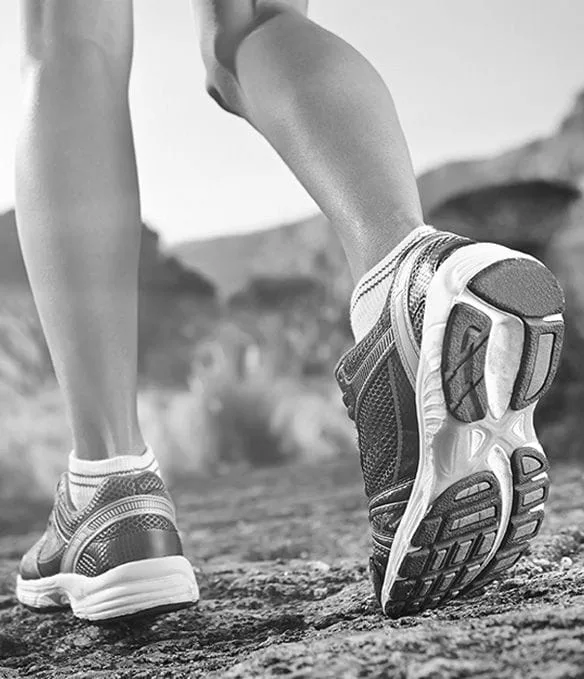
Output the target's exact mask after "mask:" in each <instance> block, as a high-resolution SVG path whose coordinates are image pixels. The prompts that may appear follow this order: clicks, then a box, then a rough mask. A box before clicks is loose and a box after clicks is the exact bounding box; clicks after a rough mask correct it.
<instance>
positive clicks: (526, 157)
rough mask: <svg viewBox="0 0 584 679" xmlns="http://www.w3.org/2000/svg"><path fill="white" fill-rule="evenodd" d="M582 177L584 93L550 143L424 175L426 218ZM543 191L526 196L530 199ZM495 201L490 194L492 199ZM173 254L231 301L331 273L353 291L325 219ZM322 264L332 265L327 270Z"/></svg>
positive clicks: (193, 245) (192, 244)
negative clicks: (465, 199) (452, 206)
mask: <svg viewBox="0 0 584 679" xmlns="http://www.w3.org/2000/svg"><path fill="white" fill-rule="evenodd" d="M477 124H479V122H478V121H477ZM583 178H584V91H583V92H582V93H581V94H580V95H579V96H578V97H577V99H576V101H575V103H574V105H573V106H572V108H571V110H570V111H569V112H568V114H567V115H566V117H565V118H564V120H563V121H562V123H561V125H560V126H559V128H558V129H557V130H556V131H555V132H554V133H553V134H551V135H550V136H549V137H545V138H543V139H537V140H534V141H532V142H530V143H528V144H525V145H522V146H519V147H517V148H515V149H512V150H511V151H507V152H505V153H502V154H500V155H497V156H494V157H492V158H482V159H472V160H463V161H458V162H454V163H447V164H446V165H443V166H441V167H439V168H436V169H435V170H432V171H430V172H427V173H425V174H424V175H422V176H421V177H420V178H419V180H418V183H419V188H420V193H421V197H422V204H423V206H424V210H425V214H426V218H427V220H428V222H429V223H432V218H433V216H434V214H435V213H436V211H437V210H438V209H439V208H441V206H443V205H444V204H445V203H447V202H448V201H450V200H451V199H453V198H455V197H460V196H462V195H463V194H469V193H472V192H473V191H475V190H480V189H485V188H488V187H490V188H491V189H493V190H494V189H495V187H497V186H499V187H503V186H505V185H507V184H518V183H522V182H532V181H538V180H541V181H542V183H541V184H539V186H544V185H545V183H546V182H551V183H557V182H562V183H563V184H564V185H566V187H567V190H568V191H569V188H570V187H577V186H579V184H580V182H581V181H582V179H583ZM537 186H538V185H537V184H534V185H532V186H531V188H530V189H528V193H529V195H530V196H531V195H532V194H533V190H534V189H535V190H536V191H537ZM546 196H547V194H546ZM492 199H493V194H492V193H491V194H490V195H489V200H492ZM505 200H508V197H506V198H505ZM456 221H457V223H459V222H460V220H456ZM451 228H454V227H451ZM504 229H505V225H504V224H501V225H500V227H499V228H498V233H499V238H498V239H499V240H503V241H505V238H506V234H505V232H504ZM495 240H497V238H495ZM171 254H173V255H175V256H176V257H177V258H178V259H179V260H180V261H181V262H183V263H184V264H185V265H186V266H188V267H192V268H194V269H196V270H197V271H201V272H202V273H203V274H204V275H205V276H207V277H208V278H209V279H211V280H212V281H213V282H214V283H215V284H216V285H217V288H218V290H219V292H220V294H222V295H224V296H227V297H229V296H231V295H232V294H234V293H236V292H239V291H240V290H242V289H244V288H246V287H247V286H249V285H250V283H253V280H254V279H255V278H263V277H270V278H271V277H276V278H286V277H296V276H308V277H312V278H314V279H316V280H319V281H320V280H322V279H323V275H326V276H330V273H331V271H336V272H337V273H338V277H337V279H336V280H335V281H334V284H335V286H336V287H337V291H338V293H339V294H340V295H343V294H344V295H348V294H349V292H350V288H351V282H350V276H349V272H348V268H347V264H346V260H345V255H344V253H343V251H342V248H341V246H340V244H339V241H338V239H337V237H336V236H335V234H334V232H333V229H332V227H331V225H330V224H329V223H328V221H327V220H326V218H325V217H324V216H323V215H315V216H313V217H310V218H308V219H306V220H302V221H299V222H295V223H292V224H287V225H284V226H278V227H276V228H273V229H268V230H264V231H256V232H253V233H249V234H244V235H236V236H226V237H221V238H214V239H211V240H204V241H199V240H193V241H188V242H185V243H181V244H179V245H177V246H175V247H173V248H172V250H171ZM322 258H325V259H326V260H327V266H326V267H325V268H324V270H323V269H322V267H321V264H322ZM327 284H329V285H330V278H329V280H328V282H327Z"/></svg>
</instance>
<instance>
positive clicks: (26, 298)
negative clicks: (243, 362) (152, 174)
mask: <svg viewBox="0 0 584 679" xmlns="http://www.w3.org/2000/svg"><path fill="white" fill-rule="evenodd" d="M142 228H143V233H142V247H141V252H140V276H139V281H140V352H139V360H140V369H141V372H142V374H143V375H148V376H150V377H154V378H156V379H162V381H171V382H174V381H176V380H178V379H182V380H183V381H184V379H185V373H186V370H185V365H188V364H189V362H190V355H189V351H190V346H191V345H192V343H193V342H195V341H196V340H197V339H198V338H199V337H200V336H202V335H204V334H205V333H206V332H207V331H208V326H209V324H212V323H213V319H214V318H215V317H216V315H217V299H216V291H215V286H214V285H213V284H212V283H211V282H210V281H209V280H208V279H207V278H206V277H205V276H203V275H201V274H199V273H198V272H196V271H193V270H192V269H189V268H187V267H185V266H184V265H182V264H181V263H180V262H179V261H178V260H177V259H175V258H174V257H172V256H169V255H168V254H165V253H163V252H162V250H161V247H160V242H159V236H158V234H157V233H156V231H154V230H153V229H151V228H149V227H148V226H146V225H143V227H142ZM51 374H52V368H51V365H50V360H49V356H48V353H47V350H46V346H45V343H44V338H43V333H42V331H41V328H40V323H39V320H38V316H37V312H36V309H35V306H34V303H33V300H32V295H31V294H30V288H29V282H28V277H27V274H26V269H25V266H24V262H23V259H22V254H21V250H20V244H19V242H18V235H17V230H16V220H15V215H14V211H13V210H11V211H9V212H6V213H4V214H0V387H2V388H5V387H6V386H7V385H8V386H9V387H10V388H16V389H17V390H18V391H25V392H28V391H34V389H35V388H36V387H37V386H38V385H39V384H41V383H42V382H43V381H44V380H45V379H46V378H47V377H49V376H50V375H51Z"/></svg>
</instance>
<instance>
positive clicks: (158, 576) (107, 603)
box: [16, 556, 199, 621]
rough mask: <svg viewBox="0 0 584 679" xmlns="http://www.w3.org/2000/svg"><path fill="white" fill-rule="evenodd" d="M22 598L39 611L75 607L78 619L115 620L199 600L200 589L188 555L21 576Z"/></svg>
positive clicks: (18, 591) (19, 594) (18, 584)
mask: <svg viewBox="0 0 584 679" xmlns="http://www.w3.org/2000/svg"><path fill="white" fill-rule="evenodd" d="M16 596H17V598H18V600H19V601H20V603H22V604H23V605H24V606H27V607H29V608H32V609H35V610H36V611H39V612H42V611H55V610H63V609H64V608H68V607H71V610H72V612H73V615H75V616H76V617H78V618H82V619H84V620H92V621H106V620H108V621H110V620H116V619H119V618H126V617H129V616H136V615H152V614H158V613H161V612H167V611H169V610H176V609H177V608H183V607H185V606H190V605H192V604H194V603H196V602H197V601H198V600H199V588H198V586H197V581H196V578H195V574H194V573H193V569H192V567H191V565H190V563H189V562H188V561H187V559H186V558H185V557H184V556H165V557H159V558H153V559H143V560H141V561H132V562H130V563H126V564H122V565H121V566H116V567H115V568H112V569H110V570H109V571H106V572H105V573H103V574H102V575H97V576H95V577H88V576H85V575H79V574H77V573H58V574H57V575H53V576H51V577H46V578H39V579H36V580H25V579H23V578H22V577H20V576H18V578H17V582H16Z"/></svg>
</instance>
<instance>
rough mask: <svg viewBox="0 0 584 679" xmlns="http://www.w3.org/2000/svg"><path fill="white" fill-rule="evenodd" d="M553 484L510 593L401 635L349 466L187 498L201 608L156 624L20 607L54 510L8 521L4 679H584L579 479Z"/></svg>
mask: <svg viewBox="0 0 584 679" xmlns="http://www.w3.org/2000/svg"><path fill="white" fill-rule="evenodd" d="M553 481H554V484H553V489H552V495H551V499H550V502H549V505H548V513H547V517H546V522H545V525H544V528H543V530H542V534H541V535H540V537H539V538H538V540H537V541H536V543H535V544H534V546H533V548H532V550H531V553H530V555H529V557H528V558H524V559H522V560H521V561H520V562H519V564H518V565H517V566H516V567H515V569H514V570H513V571H512V573H511V576H510V577H509V578H508V579H507V580H506V581H505V582H502V583H495V584H494V585H492V586H491V587H490V588H489V589H488V590H487V592H486V593H485V594H484V595H483V596H482V597H480V598H472V599H466V600H460V601H458V602H456V603H453V604H451V605H449V606H447V607H446V608H444V609H442V610H440V611H437V612H429V613H425V614H423V615H421V616H419V617H416V618H403V619H401V620H398V621H390V620H386V619H384V618H382V617H381V615H380V614H379V611H378V609H377V606H376V605H375V602H374V600H373V597H372V594H371V588H370V585H369V577H368V574H367V570H366V566H365V564H366V553H367V546H368V534H367V521H366V514H365V509H364V501H363V495H362V489H361V479H360V476H359V471H358V469H357V467H356V466H355V464H354V463H352V462H342V463H339V462H335V463H330V464H328V465H325V466H320V467H291V468H290V467H286V468H274V469H268V470H263V471H256V472H245V473H237V472H233V473H230V474H229V475H226V476H223V477H220V478H217V479H215V480H213V481H211V482H209V481H205V482H202V481H198V482H194V483H192V484H190V486H188V487H187V486H186V485H185V487H183V488H181V489H178V490H177V491H176V494H175V496H176V499H177V502H178V506H179V513H180V516H181V526H182V529H183V531H184V534H185V541H186V550H187V552H188V555H189V556H190V557H191V558H192V561H193V563H194V564H195V566H196V568H197V571H198V577H199V582H200V585H201V589H202V597H203V598H202V601H201V603H200V604H199V606H198V607H197V608H193V609H190V610H186V611H181V612H177V613H173V614H169V615H167V616H165V617H161V618H158V619H156V620H154V621H150V622H140V623H137V622H134V623H132V624H129V623H124V624H116V625H110V626H95V625H87V624H84V623H82V622H80V621H77V620H75V619H74V618H73V617H72V616H71V615H70V614H69V613H60V614H56V615H50V616H39V615H35V614H33V613H30V612H29V611H27V610H25V609H24V608H22V607H21V606H18V605H16V601H15V598H14V594H13V592H14V571H15V569H16V566H17V563H18V558H19V556H20V554H21V553H22V552H23V551H24V549H25V548H26V547H28V546H29V545H30V543H31V542H32V540H33V539H34V537H35V535H36V531H37V530H38V529H39V528H40V527H41V526H42V523H43V520H44V518H45V514H44V511H45V510H44V509H42V510H39V509H38V508H32V509H31V510H30V511H27V510H25V509H23V508H21V509H20V510H19V512H20V516H15V515H14V507H1V506H0V534H1V535H2V536H3V537H1V538H0V677H2V678H4V677H7V678H8V677H10V678H12V677H29V676H30V677H39V678H41V677H42V678H45V679H48V678H54V677H79V678H81V677H90V678H93V677H107V678H108V679H122V678H123V679H140V678H147V677H169V678H173V679H174V678H180V677H232V678H235V677H237V678H242V679H243V678H245V679H248V678H250V677H272V676H281V675H284V676H287V677H294V678H297V677H331V678H333V677H334V678H335V679H336V678H339V677H404V678H408V679H442V678H449V677H473V678H475V677H496V678H497V679H503V678H505V677H513V678H515V677H533V678H535V677H545V679H560V677H570V678H573V679H577V678H581V677H584V500H583V498H584V469H583V468H581V467H569V466H556V468H555V469H554V470H553ZM25 525H26V534H22V530H19V527H22V526H25Z"/></svg>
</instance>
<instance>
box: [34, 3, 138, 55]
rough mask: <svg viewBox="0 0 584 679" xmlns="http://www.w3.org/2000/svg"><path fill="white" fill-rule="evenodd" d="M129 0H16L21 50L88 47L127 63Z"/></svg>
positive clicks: (130, 20)
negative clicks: (20, 31)
mask: <svg viewBox="0 0 584 679" xmlns="http://www.w3.org/2000/svg"><path fill="white" fill-rule="evenodd" d="M132 3H133V0H20V16H21V29H22V44H23V49H24V51H25V52H26V53H27V54H29V55H31V56H37V57H42V56H44V55H45V54H47V53H50V54H53V53H55V52H58V51H59V50H60V49H61V48H62V49H63V50H69V51H73V52H75V50H74V49H73V50H72V49H71V48H74V47H76V46H83V45H86V46H90V47H92V48H94V49H98V50H100V51H101V52H102V53H103V54H104V55H105V56H106V57H108V58H110V59H117V60H119V61H120V64H125V65H127V64H128V63H129V62H130V61H131V55H132V48H133V4H132Z"/></svg>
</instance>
